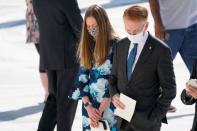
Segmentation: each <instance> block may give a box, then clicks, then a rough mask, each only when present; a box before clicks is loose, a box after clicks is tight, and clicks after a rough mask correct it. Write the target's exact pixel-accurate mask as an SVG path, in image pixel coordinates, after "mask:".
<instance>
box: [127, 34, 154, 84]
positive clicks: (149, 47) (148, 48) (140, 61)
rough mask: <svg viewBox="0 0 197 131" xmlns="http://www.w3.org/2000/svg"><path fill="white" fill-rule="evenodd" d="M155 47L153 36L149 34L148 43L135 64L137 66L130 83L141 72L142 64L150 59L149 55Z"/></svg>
mask: <svg viewBox="0 0 197 131" xmlns="http://www.w3.org/2000/svg"><path fill="white" fill-rule="evenodd" d="M153 48H154V45H153V44H152V42H151V36H150V34H149V35H148V38H147V40H146V43H145V45H144V47H143V49H142V52H141V54H140V56H139V58H138V61H137V63H136V65H135V68H134V70H133V73H132V77H131V80H130V81H129V83H130V82H131V81H132V80H133V79H134V78H135V76H136V73H139V72H140V69H141V67H142V65H143V64H144V63H145V61H146V60H148V57H149V55H150V54H151V52H152V50H153Z"/></svg>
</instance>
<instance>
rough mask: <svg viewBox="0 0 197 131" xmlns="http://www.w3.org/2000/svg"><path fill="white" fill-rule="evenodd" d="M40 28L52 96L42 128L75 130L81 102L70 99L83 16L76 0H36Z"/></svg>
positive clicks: (44, 113)
mask: <svg viewBox="0 0 197 131" xmlns="http://www.w3.org/2000/svg"><path fill="white" fill-rule="evenodd" d="M33 7H34V12H35V15H36V17H37V19H38V24H39V31H40V62H41V65H43V67H44V69H45V70H46V71H47V76H48V81H49V96H48V98H47V101H46V103H45V106H44V110H43V113H42V116H41V119H40V122H39V125H38V131H53V130H54V128H55V126H56V125H57V131H71V128H72V124H73V120H74V117H75V113H76V108H77V103H78V102H77V101H74V100H71V99H69V98H68V94H69V92H70V90H71V89H72V88H73V86H74V81H75V78H76V75H77V69H78V66H79V65H78V62H77V60H76V49H77V46H78V43H79V39H80V32H81V27H82V22H83V20H82V17H81V14H80V10H79V7H78V3H77V1H76V0H33Z"/></svg>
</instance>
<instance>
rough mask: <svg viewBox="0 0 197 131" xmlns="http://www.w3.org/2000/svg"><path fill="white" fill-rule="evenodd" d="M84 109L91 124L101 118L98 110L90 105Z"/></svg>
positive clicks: (94, 123)
mask: <svg viewBox="0 0 197 131" xmlns="http://www.w3.org/2000/svg"><path fill="white" fill-rule="evenodd" d="M86 110H87V112H88V116H89V118H90V120H91V122H92V123H93V125H96V123H97V124H98V121H99V120H100V119H101V116H100V113H99V110H98V109H96V108H94V107H92V106H91V105H89V106H88V107H86Z"/></svg>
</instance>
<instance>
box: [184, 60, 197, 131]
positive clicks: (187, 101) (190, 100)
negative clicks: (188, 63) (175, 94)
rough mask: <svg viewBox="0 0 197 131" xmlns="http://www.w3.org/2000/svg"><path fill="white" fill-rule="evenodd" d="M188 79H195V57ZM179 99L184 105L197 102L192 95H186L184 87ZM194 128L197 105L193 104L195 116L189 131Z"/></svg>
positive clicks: (196, 122) (196, 68) (196, 124)
mask: <svg viewBox="0 0 197 131" xmlns="http://www.w3.org/2000/svg"><path fill="white" fill-rule="evenodd" d="M190 79H197V59H196V61H195V63H194V66H193V70H192V74H191V76H190ZM181 100H182V102H183V103H184V104H186V105H192V104H196V103H197V100H196V99H194V98H192V96H188V95H187V94H186V90H185V89H184V90H183V91H182V93H181ZM196 130H197V105H196V106H195V117H194V121H193V126H192V130H191V131H196Z"/></svg>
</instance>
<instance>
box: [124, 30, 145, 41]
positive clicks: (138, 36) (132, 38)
mask: <svg viewBox="0 0 197 131" xmlns="http://www.w3.org/2000/svg"><path fill="white" fill-rule="evenodd" d="M144 33H145V32H144V31H142V32H140V33H138V34H136V35H130V34H129V35H128V39H129V40H130V41H131V42H132V43H139V42H141V41H142V40H143V37H144Z"/></svg>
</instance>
